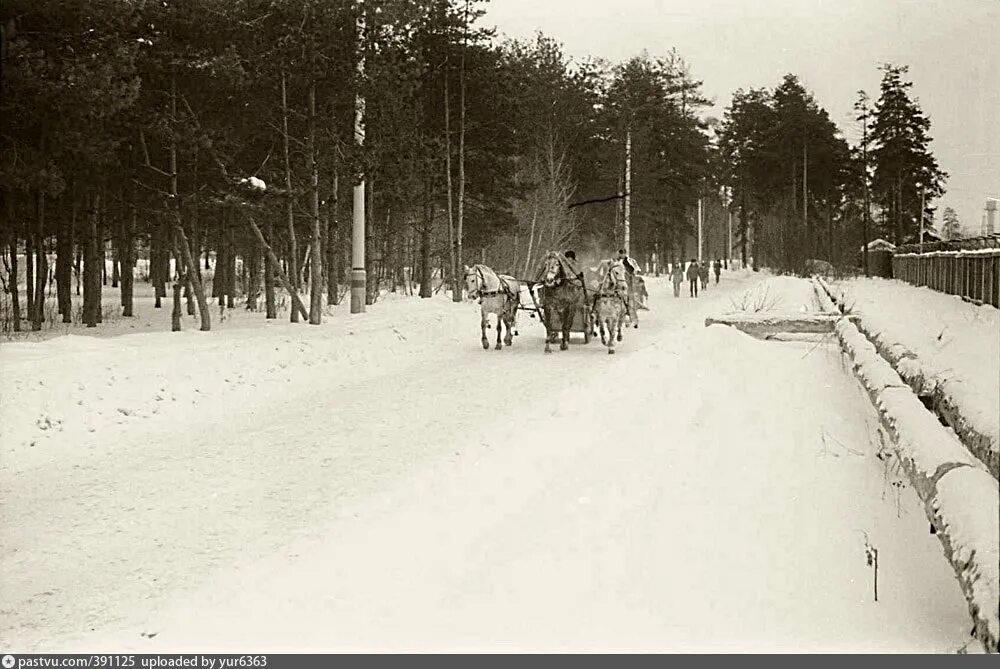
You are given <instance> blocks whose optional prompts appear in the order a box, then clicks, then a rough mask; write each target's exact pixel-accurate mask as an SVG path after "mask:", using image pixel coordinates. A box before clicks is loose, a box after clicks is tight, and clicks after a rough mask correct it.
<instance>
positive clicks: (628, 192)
mask: <svg viewBox="0 0 1000 669" xmlns="http://www.w3.org/2000/svg"><path fill="white" fill-rule="evenodd" d="M631 201H632V126H631V124H630V125H629V127H628V128H627V129H626V130H625V239H624V241H623V242H622V246H623V247H624V248H625V255H632V249H631V248H629V246H630V244H631V242H632V232H631V225H630V224H631V220H632V218H631V214H632V209H631Z"/></svg>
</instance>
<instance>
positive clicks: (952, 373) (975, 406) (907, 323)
mask: <svg viewBox="0 0 1000 669" xmlns="http://www.w3.org/2000/svg"><path fill="white" fill-rule="evenodd" d="M835 290H836V291H837V292H838V293H842V294H843V302H844V303H845V304H846V305H848V306H852V311H853V312H854V313H858V314H860V315H861V317H862V318H863V319H864V320H863V325H864V327H865V329H866V330H869V331H873V332H875V333H878V335H879V337H880V339H881V341H882V343H883V344H885V345H893V344H900V345H902V346H903V347H904V348H906V349H908V350H909V351H911V352H912V353H913V354H915V355H916V360H910V361H907V363H906V364H908V365H910V366H912V367H913V368H915V369H917V370H919V371H920V372H921V374H922V375H923V376H924V378H926V379H927V380H928V381H929V382H930V383H933V384H937V385H938V386H939V387H940V388H942V389H943V391H944V393H945V394H947V395H948V396H950V397H952V398H953V399H954V402H955V404H956V405H957V406H958V407H959V408H960V409H961V413H962V416H963V418H964V419H966V420H967V421H968V422H969V424H970V425H971V426H972V427H974V428H975V429H976V430H977V431H978V432H979V433H980V434H982V435H987V436H991V437H992V439H993V443H994V446H995V445H996V444H997V443H1000V335H998V333H1000V310H997V309H995V308H993V307H990V306H983V307H979V306H976V305H974V304H970V303H968V302H964V301H962V300H961V299H960V298H958V297H955V296H953V295H946V294H945V293H940V292H938V291H935V290H931V289H929V288H925V287H916V286H911V285H909V284H906V283H903V282H902V281H891V280H885V279H854V280H850V281H843V282H839V283H837V284H836V286H835Z"/></svg>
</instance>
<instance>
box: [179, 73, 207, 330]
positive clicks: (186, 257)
mask: <svg viewBox="0 0 1000 669" xmlns="http://www.w3.org/2000/svg"><path fill="white" fill-rule="evenodd" d="M170 120H171V133H170V196H171V197H170V202H171V205H172V206H171V214H172V215H173V219H174V220H173V223H174V225H173V227H174V234H176V235H177V242H178V244H177V245H178V246H179V247H180V252H181V258H180V259H179V262H182V263H183V264H184V266H185V267H188V268H191V267H194V264H195V261H196V259H195V258H192V257H191V245H190V244H189V243H188V238H187V233H185V232H184V221H183V219H182V218H181V208H180V196H179V193H178V191H177V135H176V132H175V131H174V126H173V124H175V123H176V122H177V80H176V78H175V77H174V76H171V78H170ZM188 278H189V280H190V281H191V284H192V287H193V288H194V296H195V299H196V300H197V301H198V311H199V314H200V316H201V328H200V329H201V330H202V331H203V332H208V331H209V330H211V329H212V316H211V313H210V312H209V310H208V300H207V299H205V289H204V287H203V286H202V284H201V278H200V277H199V276H198V272H191V271H189V272H188Z"/></svg>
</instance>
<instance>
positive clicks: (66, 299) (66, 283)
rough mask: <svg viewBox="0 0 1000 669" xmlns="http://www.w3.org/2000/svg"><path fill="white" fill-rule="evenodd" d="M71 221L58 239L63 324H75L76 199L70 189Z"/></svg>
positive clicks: (60, 300)
mask: <svg viewBox="0 0 1000 669" xmlns="http://www.w3.org/2000/svg"><path fill="white" fill-rule="evenodd" d="M69 198H70V203H69V206H70V215H69V220H68V221H67V222H66V224H65V225H64V226H63V228H62V230H61V231H60V232H59V236H58V237H57V239H56V298H57V301H58V303H59V313H60V314H62V322H63V323H72V322H73V286H72V283H73V232H74V230H75V228H76V197H75V194H74V193H73V189H72V188H71V189H70V195H69Z"/></svg>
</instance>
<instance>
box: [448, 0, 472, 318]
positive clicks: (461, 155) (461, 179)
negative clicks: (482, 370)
mask: <svg viewBox="0 0 1000 669" xmlns="http://www.w3.org/2000/svg"><path fill="white" fill-rule="evenodd" d="M468 22H469V2H468V0H466V2H465V16H464V22H463V26H464V29H465V30H466V32H468ZM467 47H468V39H464V40H463V44H462V57H461V60H460V62H459V69H458V220H457V225H456V230H455V273H454V275H453V276H452V281H453V284H452V288H451V295H452V299H453V300H454V301H455V302H461V301H462V298H463V297H464V294H463V293H464V289H465V286H464V285H463V282H462V281H461V280H460V279H459V276H461V275H460V274H459V273H458V272H461V271H462V268H463V267H464V264H463V260H462V229H463V223H464V222H465V50H466V48H467Z"/></svg>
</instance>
